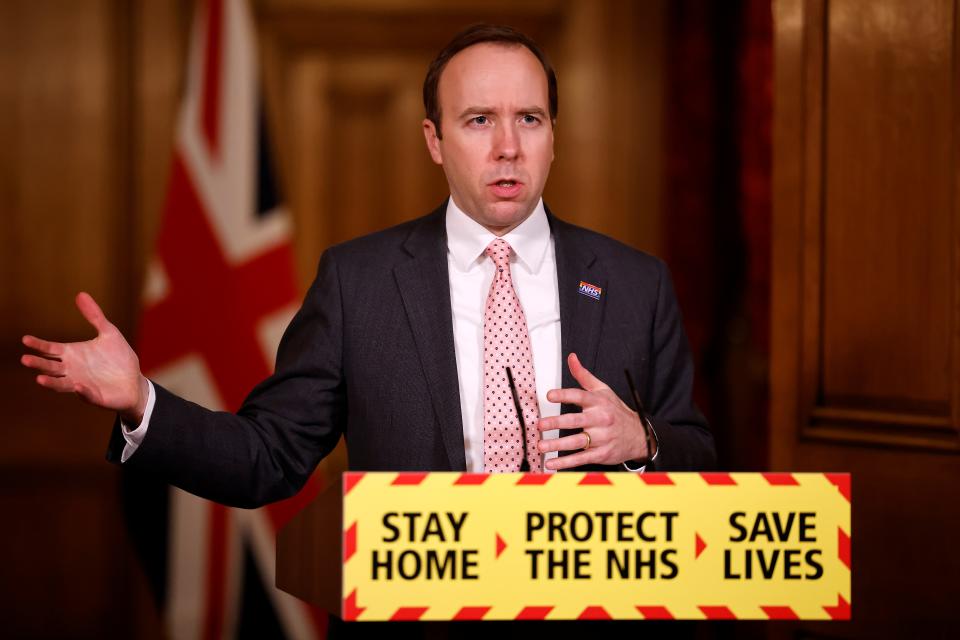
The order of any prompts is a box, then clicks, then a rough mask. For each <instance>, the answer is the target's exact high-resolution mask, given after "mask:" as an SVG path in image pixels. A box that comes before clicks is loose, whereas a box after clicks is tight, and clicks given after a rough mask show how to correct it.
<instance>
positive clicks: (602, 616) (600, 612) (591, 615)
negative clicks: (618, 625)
mask: <svg viewBox="0 0 960 640" xmlns="http://www.w3.org/2000/svg"><path fill="white" fill-rule="evenodd" d="M612 619H613V618H611V617H610V614H609V613H607V610H606V609H604V608H603V607H587V608H586V609H584V610H583V611H581V612H580V615H579V616H577V620H612Z"/></svg>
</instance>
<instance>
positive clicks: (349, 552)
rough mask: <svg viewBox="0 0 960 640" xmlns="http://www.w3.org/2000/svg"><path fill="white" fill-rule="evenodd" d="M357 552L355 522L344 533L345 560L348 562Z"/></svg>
mask: <svg viewBox="0 0 960 640" xmlns="http://www.w3.org/2000/svg"><path fill="white" fill-rule="evenodd" d="M356 552H357V523H356V522H354V523H353V524H352V525H350V528H349V529H347V531H346V533H344V534H343V561H344V562H346V561H347V560H349V559H350V558H352V557H353V554H354V553H356Z"/></svg>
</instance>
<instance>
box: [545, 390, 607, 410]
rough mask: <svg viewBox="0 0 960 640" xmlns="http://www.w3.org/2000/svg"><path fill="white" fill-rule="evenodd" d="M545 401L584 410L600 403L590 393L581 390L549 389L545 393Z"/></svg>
mask: <svg viewBox="0 0 960 640" xmlns="http://www.w3.org/2000/svg"><path fill="white" fill-rule="evenodd" d="M547 400H549V401H550V402H559V403H562V404H576V405H579V406H581V407H583V408H584V409H586V408H587V407H592V406H595V405H597V404H598V403H599V402H600V398H597V397H596V396H595V395H594V394H593V393H592V392H590V391H584V390H583V389H551V390H550V391H548V392H547Z"/></svg>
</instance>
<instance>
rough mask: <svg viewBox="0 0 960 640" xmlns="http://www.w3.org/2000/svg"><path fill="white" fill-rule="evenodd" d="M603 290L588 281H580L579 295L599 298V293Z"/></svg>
mask: <svg viewBox="0 0 960 640" xmlns="http://www.w3.org/2000/svg"><path fill="white" fill-rule="evenodd" d="M602 291H603V290H602V289H601V288H600V287H598V286H597V285H595V284H590V283H589V282H584V281H583V280H581V281H580V295H584V296H587V297H588V298H593V299H594V300H599V299H600V293H601V292H602Z"/></svg>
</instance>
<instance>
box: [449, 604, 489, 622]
mask: <svg viewBox="0 0 960 640" xmlns="http://www.w3.org/2000/svg"><path fill="white" fill-rule="evenodd" d="M488 611H490V607H463V608H462V609H460V611H457V615H455V616H453V619H454V620H483V616H485V615H487V612H488Z"/></svg>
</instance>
